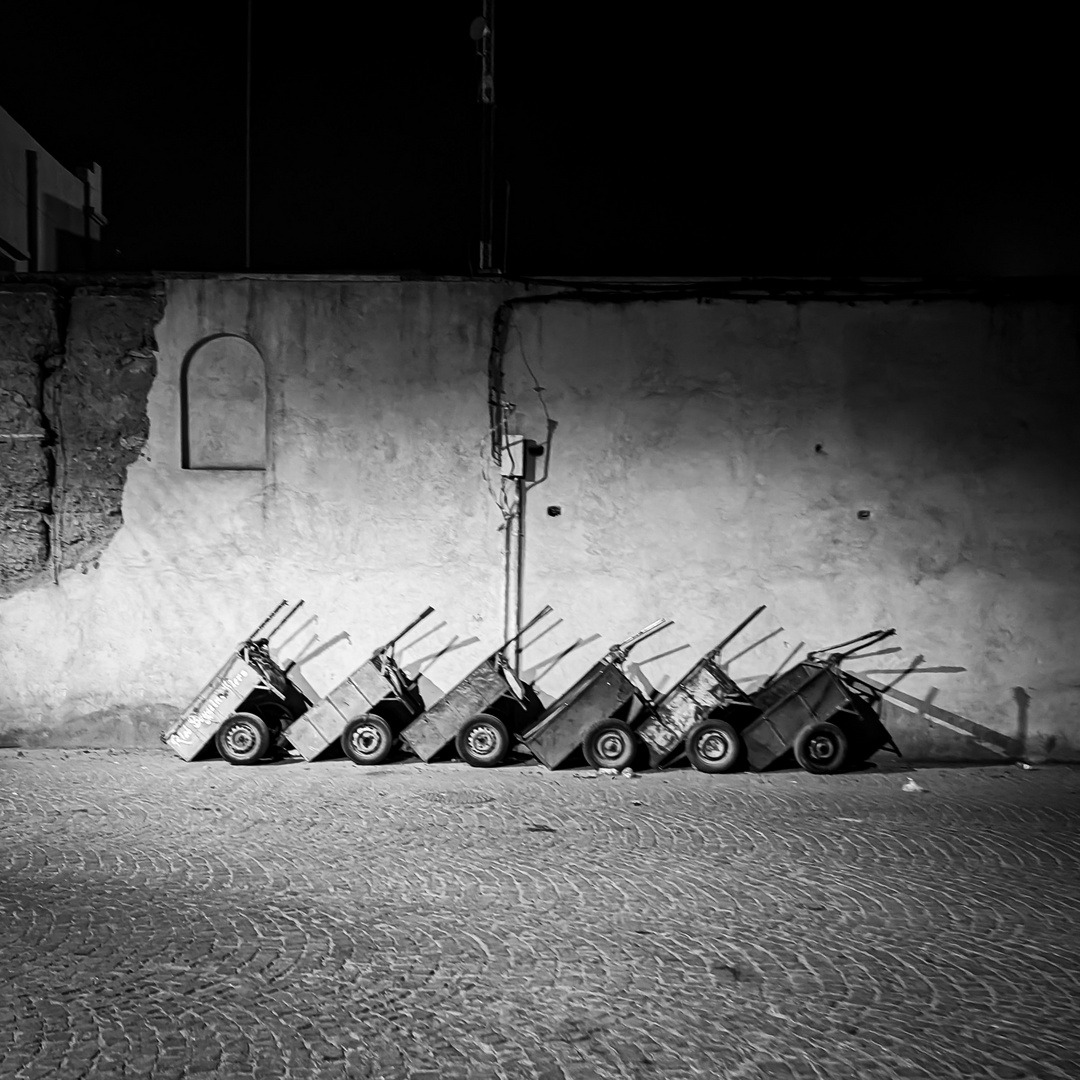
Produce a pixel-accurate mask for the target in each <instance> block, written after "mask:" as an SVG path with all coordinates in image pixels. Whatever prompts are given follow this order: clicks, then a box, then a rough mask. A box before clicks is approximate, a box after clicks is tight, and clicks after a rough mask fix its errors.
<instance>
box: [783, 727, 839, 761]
mask: <svg viewBox="0 0 1080 1080" xmlns="http://www.w3.org/2000/svg"><path fill="white" fill-rule="evenodd" d="M792 749H794V751H795V760H796V761H797V762H798V763H799V764H800V765H801V766H802V767H803V768H804V769H805V770H806V771H807V772H811V773H835V772H839V771H840V770H841V769H842V768H843V767H844V761H845V760H846V759H847V753H848V741H847V736H846V735H845V734H844V733H843V732H842V731H841V730H840V728H838V727H837V726H836V725H835V724H825V723H820V724H808V725H807V726H806V727H804V728H803V729H802V731H800V732H799V734H798V735H796V736H795V742H794V744H793V746H792Z"/></svg>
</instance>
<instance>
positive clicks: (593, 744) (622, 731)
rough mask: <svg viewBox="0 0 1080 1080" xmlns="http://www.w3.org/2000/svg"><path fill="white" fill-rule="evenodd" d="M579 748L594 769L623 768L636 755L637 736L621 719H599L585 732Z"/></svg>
mask: <svg viewBox="0 0 1080 1080" xmlns="http://www.w3.org/2000/svg"><path fill="white" fill-rule="evenodd" d="M581 749H582V751H583V752H584V754H585V760H586V761H587V762H588V763H589V764H590V765H591V766H592V767H593V768H594V769H625V768H626V767H627V766H628V765H630V764H631V763H632V762H633V760H634V758H635V757H636V756H637V749H638V748H637V737H636V736H635V735H634V733H633V732H632V731H631V730H630V728H629V726H628V725H626V724H624V723H623V722H622V721H621V720H601V721H600V722H599V723H597V724H593V726H592V727H591V728H589V729H588V731H586V732H585V735H584V737H583V738H582V740H581Z"/></svg>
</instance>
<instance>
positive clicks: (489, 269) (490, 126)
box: [479, 0, 495, 274]
mask: <svg viewBox="0 0 1080 1080" xmlns="http://www.w3.org/2000/svg"><path fill="white" fill-rule="evenodd" d="M483 11H484V14H483V18H484V21H485V23H486V28H485V31H484V34H483V36H482V37H481V38H480V41H479V51H480V110H481V112H480V262H479V270H480V273H482V274H490V273H494V272H495V265H494V259H493V255H492V241H493V233H494V231H495V222H494V218H495V182H494V167H495V0H484V8H483Z"/></svg>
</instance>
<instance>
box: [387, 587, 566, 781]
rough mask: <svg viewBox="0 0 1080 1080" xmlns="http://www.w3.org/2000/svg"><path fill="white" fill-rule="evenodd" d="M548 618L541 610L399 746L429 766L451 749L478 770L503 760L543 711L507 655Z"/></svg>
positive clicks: (421, 719)
mask: <svg viewBox="0 0 1080 1080" xmlns="http://www.w3.org/2000/svg"><path fill="white" fill-rule="evenodd" d="M550 614H551V608H550V607H545V608H544V609H543V610H542V611H541V612H539V613H538V614H537V615H535V616H533V618H532V619H530V620H529V622H527V623H526V624H525V625H524V626H523V627H522V628H521V629H520V630H519V631H518V632H517V633H516V634H515V635H514V636H513V637H512V638H510V640H509V641H506V642H504V643H503V644H502V645H500V646H499V648H498V649H496V650H495V652H493V653H492V654H491V655H490V656H489V657H487V658H486V659H485V660H483V661H482V662H481V663H480V664H479V665H477V667H475V668H473V670H472V671H470V672H469V674H468V675H466V676H465V678H464V679H462V680H461V681H460V682H459V683H458V684H457V685H456V686H454V687H453V689H451V690H449V691H448V692H447V693H446V694H445V695H444V696H443V697H442V698H440V699H439V700H438V701H437V702H435V704H434V705H432V706H431V708H429V709H428V710H427V711H426V712H424V713H422V715H419V716H417V717H416V719H414V720H413V721H412V723H410V724H409V725H408V727H406V728H405V729H404V730H403V731H402V733H401V738H402V741H403V742H404V743H405V744H406V745H407V746H408V747H409V748H410V749H411V750H412V751H413V753H414V754H416V756H417V757H418V758H420V759H421V760H422V761H432V760H433V759H434V758H436V757H438V756H439V755H440V754H442V753H444V752H445V751H446V750H447V749H448V748H449V746H450V745H451V743H453V744H454V746H455V748H456V750H457V753H458V756H459V757H460V758H461V759H462V760H463V761H466V762H468V763H469V764H470V765H474V766H476V767H478V768H488V767H490V766H493V765H498V764H499V763H500V762H502V761H503V760H504V759H505V757H506V755H507V753H509V751H510V748H511V746H512V745H513V742H514V740H515V739H516V737H517V736H518V735H519V733H520V732H521V730H522V729H523V728H524V727H525V726H526V725H527V724H529V723H531V722H532V721H533V720H535V719H536V717H537V716H539V715H540V713H541V712H542V711H543V708H544V705H543V702H542V701H541V700H540V698H539V697H538V696H537V694H536V691H535V690H534V689H533V687H532V686H531V685H530V684H529V683H525V682H522V681H521V680H520V679H519V678H518V677H517V676H516V675H515V674H514V672H513V670H512V668H511V665H510V660H509V658H508V657H507V655H506V650H507V649H509V648H510V646H511V645H513V644H514V643H515V642H516V641H518V640H519V639H520V638H521V636H522V635H523V634H524V633H525V632H526V631H527V630H529V629H531V628H532V627H533V626H535V625H536V623H538V622H539V621H540V620H541V619H542V618H544V617H545V616H547V615H550Z"/></svg>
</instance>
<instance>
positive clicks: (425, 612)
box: [373, 607, 435, 656]
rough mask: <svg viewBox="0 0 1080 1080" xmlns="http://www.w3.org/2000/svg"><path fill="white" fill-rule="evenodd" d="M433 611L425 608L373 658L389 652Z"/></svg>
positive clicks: (379, 649)
mask: <svg viewBox="0 0 1080 1080" xmlns="http://www.w3.org/2000/svg"><path fill="white" fill-rule="evenodd" d="M434 610H435V609H434V608H433V607H426V608H424V610H423V611H421V612H420V614H419V615H417V616H416V618H415V619H413V621H412V622H411V623H409V625H408V626H406V627H405V629H404V630H402V631H401V633H400V634H398V635H396V636H395V637H392V638H391V639H390V640H389V641H388V642H387V643H386V644H385V645H381V646H380V647H379V648H377V649H376V650H375V652H374V654H373V655H374V656H382V654H383V653H388V652H390V651H391V650H392V649H393V647H394V646H395V645H396V644H397V643H398V642H399V641H400V640H401V639H402V638H403V637H404V636H405V635H406V634H407V633H408V632H409V631H410V630H411V629H412V628H413V627H414V626H417V625H419V624H420V623H422V622H423V621H424V620H425V619H426V618H427V617H428V616H429V615H430V614H431V613H432V612H433V611H434Z"/></svg>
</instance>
